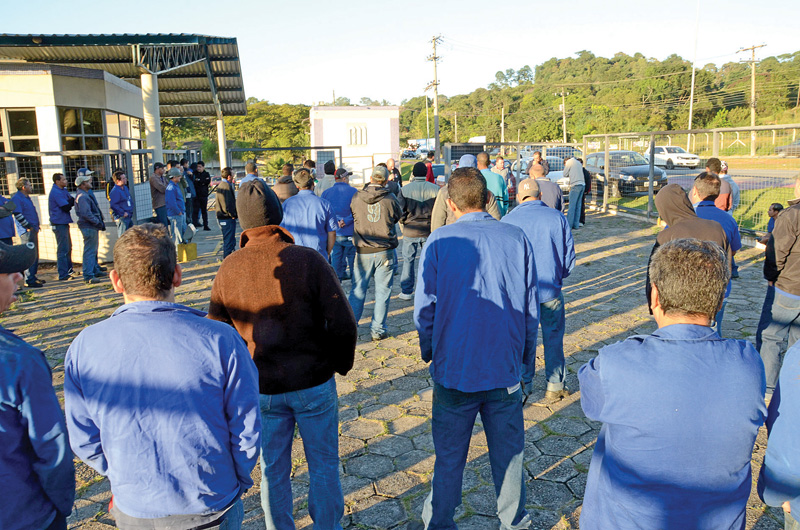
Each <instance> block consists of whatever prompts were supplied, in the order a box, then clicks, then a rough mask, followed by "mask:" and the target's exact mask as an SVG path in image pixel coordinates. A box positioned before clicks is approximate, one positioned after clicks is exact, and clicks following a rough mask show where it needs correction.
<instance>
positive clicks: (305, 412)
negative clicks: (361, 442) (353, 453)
mask: <svg viewBox="0 0 800 530" xmlns="http://www.w3.org/2000/svg"><path fill="white" fill-rule="evenodd" d="M259 402H260V406H261V473H262V476H261V507H262V508H263V510H264V521H265V523H266V525H267V530H289V529H291V530H294V528H295V526H294V518H293V517H292V485H291V480H290V477H289V475H290V473H291V470H292V438H293V437H294V426H295V423H296V424H297V426H298V428H299V429H300V436H301V437H302V438H303V449H304V450H305V454H306V460H307V461H308V474H309V483H310V484H309V489H308V513H309V515H310V516H311V519H312V520H313V521H314V528H315V529H319V530H341V528H342V525H341V519H342V516H343V515H344V496H343V495H342V484H341V482H340V481H339V399H338V397H337V395H336V380H335V379H334V378H333V377H331V378H330V379H329V380H328V381H327V382H325V383H322V384H321V385H318V386H314V387H311V388H306V389H304V390H298V391H295V392H286V393H284V394H273V395H267V394H261V395H260V396H259Z"/></svg>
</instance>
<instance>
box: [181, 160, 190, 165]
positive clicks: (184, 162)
mask: <svg viewBox="0 0 800 530" xmlns="http://www.w3.org/2000/svg"><path fill="white" fill-rule="evenodd" d="M188 163H189V161H188V160H186V159H185V158H181V161H180V164H181V165H184V164H188Z"/></svg>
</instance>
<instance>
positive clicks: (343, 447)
mask: <svg viewBox="0 0 800 530" xmlns="http://www.w3.org/2000/svg"><path fill="white" fill-rule="evenodd" d="M366 452H367V450H366V448H365V447H364V440H359V439H358V438H351V437H349V436H339V455H340V456H341V457H342V458H353V457H355V456H358V455H363V454H364V453H366Z"/></svg>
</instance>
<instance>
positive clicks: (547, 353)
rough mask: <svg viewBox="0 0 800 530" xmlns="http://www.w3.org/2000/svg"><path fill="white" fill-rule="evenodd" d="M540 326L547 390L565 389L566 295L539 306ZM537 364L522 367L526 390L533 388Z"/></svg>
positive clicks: (560, 294)
mask: <svg viewBox="0 0 800 530" xmlns="http://www.w3.org/2000/svg"><path fill="white" fill-rule="evenodd" d="M539 324H540V325H541V326H542V344H543V345H544V374H545V379H546V380H547V390H548V391H553V392H555V391H557V390H563V389H564V379H565V377H566V376H565V374H564V370H565V366H566V362H565V361H564V327H565V326H566V318H565V314H564V295H563V294H562V293H558V297H556V298H554V299H552V300H549V301H547V302H543V303H541V304H539ZM535 364H536V363H533V364H530V365H527V364H524V365H522V381H523V382H524V383H525V388H526V389H530V388H532V384H533V374H534V372H535V371H536V366H535Z"/></svg>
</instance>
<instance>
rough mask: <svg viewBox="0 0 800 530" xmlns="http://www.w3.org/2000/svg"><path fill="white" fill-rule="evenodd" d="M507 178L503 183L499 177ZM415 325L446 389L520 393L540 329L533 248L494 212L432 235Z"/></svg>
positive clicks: (422, 266)
mask: <svg viewBox="0 0 800 530" xmlns="http://www.w3.org/2000/svg"><path fill="white" fill-rule="evenodd" d="M498 177H499V175H498ZM417 278H418V279H417V289H416V292H415V298H414V324H415V326H416V328H417V331H418V332H419V346H420V350H421V352H422V359H423V360H424V361H433V362H432V363H431V367H430V372H431V377H432V378H433V380H434V381H436V382H437V383H439V384H440V385H442V386H444V387H446V388H450V389H453V390H460V391H461V392H479V391H484V390H493V389H497V388H508V387H513V386H514V385H517V384H518V383H519V382H520V380H521V376H522V363H523V362H524V363H526V364H532V363H533V362H534V357H535V353H536V334H537V331H538V327H539V297H538V294H537V293H538V287H537V282H536V268H535V264H534V255H533V248H532V246H531V243H530V241H528V238H526V237H525V234H524V233H523V232H522V230H520V229H519V228H517V227H516V226H513V225H510V224H507V223H499V222H497V220H495V219H494V218H493V217H492V216H491V215H489V214H488V213H486V212H472V213H467V214H464V215H463V216H461V218H460V219H459V220H458V221H456V222H455V223H453V224H450V225H445V226H443V227H441V228H438V229H437V230H435V231H434V232H433V233H431V235H430V237H429V238H428V241H427V242H426V243H425V246H424V247H423V250H422V257H421V259H420V267H419V274H418V276H417Z"/></svg>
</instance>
